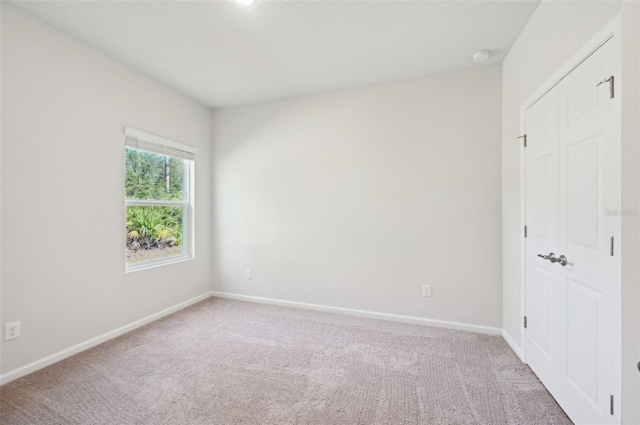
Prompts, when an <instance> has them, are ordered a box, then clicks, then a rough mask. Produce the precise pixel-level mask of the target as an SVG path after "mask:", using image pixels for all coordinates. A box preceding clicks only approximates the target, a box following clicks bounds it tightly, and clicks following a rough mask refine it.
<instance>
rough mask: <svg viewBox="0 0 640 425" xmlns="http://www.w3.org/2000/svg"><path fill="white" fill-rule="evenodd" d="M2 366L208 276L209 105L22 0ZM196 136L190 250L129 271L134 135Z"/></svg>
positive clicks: (161, 303)
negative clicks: (15, 325) (184, 258)
mask: <svg viewBox="0 0 640 425" xmlns="http://www.w3.org/2000/svg"><path fill="white" fill-rule="evenodd" d="M1 51H2V99H1V100H2V123H1V124H2V165H1V170H2V176H1V179H2V180H1V181H2V275H1V278H2V323H5V322H8V321H13V320H20V321H21V323H22V337H21V338H19V339H17V340H13V341H9V342H6V343H5V342H2V372H3V373H6V372H8V371H11V370H13V369H15V368H18V367H20V366H23V365H25V364H28V363H30V362H32V361H35V360H38V359H40V358H42V357H44V356H47V355H50V354H52V353H55V352H57V351H59V350H62V349H64V348H67V347H70V346H72V345H73V344H76V343H79V342H82V341H85V340H87V339H89V338H92V337H95V336H97V335H100V334H102V333H104V332H107V331H110V330H113V329H115V328H118V327H120V326H122V325H125V324H128V323H130V322H133V321H135V320H137V319H140V318H142V317H145V316H147V315H150V314H153V313H156V312H158V311H161V310H163V309H165V308H167V307H169V306H172V305H175V304H178V303H180V302H182V301H185V300H187V299H190V298H192V297H195V296H197V295H200V294H202V293H205V292H207V291H209V290H210V289H211V288H210V286H211V279H210V276H211V273H210V262H211V250H210V247H211V240H210V237H209V235H210V227H211V223H210V213H211V211H210V205H211V198H210V194H211V172H210V157H211V147H210V111H209V110H208V109H207V108H205V107H203V106H201V105H199V104H197V103H195V102H193V101H191V100H189V99H187V98H185V97H183V96H181V95H178V94H176V93H175V92H172V91H170V90H168V89H166V88H164V87H162V86H160V85H159V84H157V83H155V82H154V81H151V80H150V79H148V78H145V77H143V76H141V75H139V74H137V73H135V72H133V71H131V70H130V69H128V68H126V67H125V66H123V65H120V64H119V63H117V62H115V61H113V60H111V59H110V58H108V57H106V56H105V55H103V54H101V53H98V52H96V51H94V50H92V49H90V48H88V47H86V46H85V45H83V44H81V43H79V42H77V41H74V40H72V39H70V38H69V37H67V36H65V35H63V34H61V33H59V32H57V31H55V30H53V29H52V28H50V27H48V26H46V25H44V24H42V23H40V22H38V21H35V20H33V19H32V18H30V17H28V16H26V15H24V14H23V13H22V12H19V11H17V10H16V9H14V8H13V7H11V6H8V5H6V4H5V5H3V13H2V47H1ZM124 126H132V127H135V128H139V129H141V130H145V131H148V132H151V133H155V134H158V135H160V136H164V137H167V138H171V139H174V140H178V141H180V142H183V143H187V144H191V145H193V146H196V147H197V148H198V150H199V160H198V161H197V163H196V179H197V181H196V226H197V235H196V255H197V258H196V259H195V260H193V261H189V262H183V263H180V264H173V265H169V266H165V267H160V268H155V269H150V270H144V271H139V272H135V273H129V274H126V275H125V273H124V246H123V245H124V156H123V155H124V153H123V147H124V139H123V127H124Z"/></svg>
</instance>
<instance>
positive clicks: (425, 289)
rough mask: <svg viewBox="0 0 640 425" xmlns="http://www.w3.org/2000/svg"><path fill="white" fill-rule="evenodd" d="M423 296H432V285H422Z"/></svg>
mask: <svg viewBox="0 0 640 425" xmlns="http://www.w3.org/2000/svg"><path fill="white" fill-rule="evenodd" d="M422 296H423V297H430V296H431V285H422Z"/></svg>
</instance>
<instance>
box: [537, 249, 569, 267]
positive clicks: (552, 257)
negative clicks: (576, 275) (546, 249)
mask: <svg viewBox="0 0 640 425" xmlns="http://www.w3.org/2000/svg"><path fill="white" fill-rule="evenodd" d="M538 257H540V258H542V259H543V260H549V261H551V262H552V263H560V265H561V266H566V265H567V263H568V260H567V257H566V256H564V255H561V256H559V257H556V254H554V253H553V252H550V253H549V254H548V255H542V254H538Z"/></svg>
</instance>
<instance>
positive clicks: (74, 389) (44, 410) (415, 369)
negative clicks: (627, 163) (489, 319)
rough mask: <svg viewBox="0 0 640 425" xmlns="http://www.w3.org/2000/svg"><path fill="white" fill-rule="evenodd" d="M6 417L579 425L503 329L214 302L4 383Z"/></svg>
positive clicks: (98, 422) (1, 398)
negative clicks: (489, 331)
mask: <svg viewBox="0 0 640 425" xmlns="http://www.w3.org/2000/svg"><path fill="white" fill-rule="evenodd" d="M0 409H1V410H0V418H1V419H2V420H1V423H2V424H3V425H23V424H24V425H40V424H42V425H55V424H64V425H71V424H83V425H84V424H87V425H88V424H92V425H93V424H95V425H114V424H122V425H124V424H127V425H128V424H145V425H156V424H158V425H160V424H167V425H196V424H209V425H210V424H219V425H231V424H243V425H250V424H278V425H281V424H309V425H311V424H327V425H333V424H393V425H400V424H482V425H490V424H515V425H525V424H544V425H550V424H570V423H571V422H570V421H569V419H568V418H567V417H566V416H565V414H564V413H563V412H562V410H561V409H560V408H559V407H558V405H557V404H556V403H555V401H554V400H553V398H552V397H551V396H550V395H549V393H548V392H547V391H546V390H545V389H544V387H543V386H542V384H541V383H540V382H539V381H538V380H537V379H536V377H535V376H534V375H533V373H532V372H531V370H530V369H529V368H528V367H527V366H525V365H523V364H522V363H521V362H520V361H519V360H518V358H517V357H516V356H515V354H514V353H513V352H512V351H511V350H510V349H509V347H508V346H507V344H506V343H505V342H504V340H503V339H502V338H501V337H497V336H487V335H479V334H474V333H468V332H459V331H451V330H445V329H437V328H429V327H423V326H418V325H407V324H398V323H391V322H383V321H377V320H370V319H361V318H356V317H350V316H342V315H336V314H329V313H319V312H313V311H305V310H298V309H291V308H283V307H275V306H267V305H259V304H251V303H245V302H239V301H228V300H221V299H217V298H212V299H209V300H206V301H203V302H201V303H199V304H196V305H194V306H192V307H190V308H188V309H186V310H183V311H181V312H178V313H176V314H174V315H171V316H169V317H166V318H164V319H162V320H160V321H158V322H155V323H152V324H150V325H148V326H145V327H143V328H140V329H139V330H136V331H134V332H131V333H129V334H127V335H124V336H122V337H120V338H117V339H114V340H112V341H109V342H107V343H104V344H102V345H100V346H98V347H95V348H93V349H90V350H88V351H85V352H83V353H81V354H78V355H76V356H74V357H71V358H69V359H67V360H64V361H62V362H60V363H57V364H55V365H52V366H50V367H48V368H46V369H43V370H41V371H39V372H36V373H34V374H32V375H29V376H27V377H24V378H22V379H20V380H17V381H14V382H12V383H9V384H7V385H5V386H3V387H1V388H0Z"/></svg>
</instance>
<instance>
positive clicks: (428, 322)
mask: <svg viewBox="0 0 640 425" xmlns="http://www.w3.org/2000/svg"><path fill="white" fill-rule="evenodd" d="M211 294H212V296H214V297H219V298H228V299H232V300H239V301H249V302H255V303H261V304H273V305H280V306H284V307H294V308H303V309H307V310H316V311H325V312H329V313H340V314H348V315H351V316H359V317H367V318H370V319H379V320H388V321H392V322H401V323H412V324H417V325H425V326H435V327H439V328H447V329H456V330H460V331H468V332H476V333H483V334H489V335H502V329H501V328H495V327H491V326H482V325H471V324H467V323H458V322H448V321H445V320H435V319H424V318H422V317H415V316H402V315H399V314H390V313H378V312H375V311H367V310H356V309H352V308H343V307H332V306H328V305H320V304H308V303H301V302H296V301H286V300H279V299H274V298H263V297H254V296H251V295H242V294H232V293H229V292H219V291H212V292H211Z"/></svg>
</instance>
